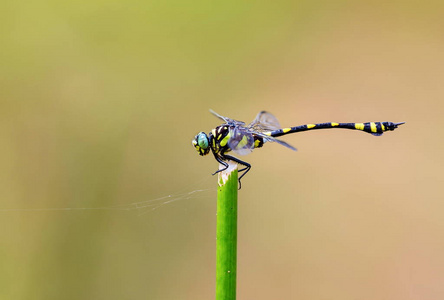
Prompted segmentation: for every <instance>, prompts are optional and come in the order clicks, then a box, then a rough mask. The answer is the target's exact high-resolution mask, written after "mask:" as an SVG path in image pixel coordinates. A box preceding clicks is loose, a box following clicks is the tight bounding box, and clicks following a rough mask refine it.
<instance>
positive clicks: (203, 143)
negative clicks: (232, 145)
mask: <svg viewBox="0 0 444 300" xmlns="http://www.w3.org/2000/svg"><path fill="white" fill-rule="evenodd" d="M197 143H198V144H199V147H200V148H202V149H204V150H205V149H207V148H208V137H207V135H206V134H205V133H204V132H201V133H199V134H198V135H197Z"/></svg>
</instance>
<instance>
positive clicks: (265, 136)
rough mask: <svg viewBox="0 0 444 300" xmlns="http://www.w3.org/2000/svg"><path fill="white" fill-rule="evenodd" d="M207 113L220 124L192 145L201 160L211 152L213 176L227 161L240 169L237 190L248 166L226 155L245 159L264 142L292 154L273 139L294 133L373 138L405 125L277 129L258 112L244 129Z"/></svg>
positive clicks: (273, 120) (265, 114)
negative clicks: (339, 131) (215, 165)
mask: <svg viewBox="0 0 444 300" xmlns="http://www.w3.org/2000/svg"><path fill="white" fill-rule="evenodd" d="M210 112H211V113H212V114H213V115H215V116H216V117H217V118H219V119H221V120H222V121H223V122H224V123H223V124H222V125H219V126H217V127H216V128H214V129H213V130H211V132H210V133H209V134H208V135H207V134H206V133H205V132H203V131H202V132H199V133H198V134H197V135H196V136H195V137H194V139H193V140H192V145H193V147H194V148H195V149H196V150H197V152H198V153H199V154H200V155H201V156H205V155H207V154H209V153H210V151H211V152H212V153H213V155H214V158H215V159H216V160H217V161H218V162H219V163H220V164H221V165H222V166H223V168H221V169H219V170H217V171H216V172H215V173H213V175H215V174H217V173H219V172H222V171H225V170H226V169H228V163H227V161H234V162H236V163H237V164H239V165H241V166H242V169H240V170H239V173H242V174H241V175H240V176H239V178H238V182H239V189H240V188H241V179H242V177H244V176H245V175H246V174H247V173H248V172H249V171H250V169H251V165H250V164H249V163H247V162H246V161H243V160H241V159H239V158H237V157H234V156H231V155H228V154H227V153H229V152H231V151H232V152H234V153H235V154H238V155H246V154H249V153H250V152H252V151H253V150H254V149H255V148H261V147H262V146H263V145H264V144H265V143H266V142H273V143H277V144H279V145H282V146H284V147H287V148H288V149H291V150H293V151H296V148H295V147H293V146H291V145H290V144H288V143H286V142H284V141H282V140H280V139H277V137H280V136H284V135H287V134H291V133H295V132H302V131H308V130H316V129H332V128H343V129H352V130H360V131H364V132H367V133H370V134H372V135H374V136H381V135H382V134H383V133H384V132H386V131H393V130H395V129H396V128H398V126H399V125H402V124H405V122H400V123H393V122H366V123H335V122H328V123H318V124H305V125H299V126H295V127H286V128H281V126H280V124H279V121H278V119H277V118H276V117H275V116H274V115H272V114H271V113H269V112H267V111H261V112H259V113H258V114H257V116H256V118H255V119H254V120H253V122H251V123H250V124H248V125H246V124H245V123H244V122H242V121H237V120H234V119H230V118H227V117H224V116H221V115H219V114H218V113H216V112H215V111H213V110H211V109H210Z"/></svg>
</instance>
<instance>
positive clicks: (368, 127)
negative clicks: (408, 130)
mask: <svg viewBox="0 0 444 300" xmlns="http://www.w3.org/2000/svg"><path fill="white" fill-rule="evenodd" d="M401 124H404V122H402V123H393V122H367V123H335V122H329V123H319V124H305V125H300V126H296V127H288V128H282V129H278V130H274V131H271V132H269V133H267V135H269V136H272V137H279V136H283V135H286V134H290V133H295V132H301V131H307V130H315V129H329V128H343V129H353V130H361V131H364V132H368V133H371V134H373V135H381V134H383V133H384V132H386V131H389V130H395V129H396V128H397V127H398V125H401Z"/></svg>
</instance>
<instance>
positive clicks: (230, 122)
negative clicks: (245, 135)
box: [210, 109, 245, 126]
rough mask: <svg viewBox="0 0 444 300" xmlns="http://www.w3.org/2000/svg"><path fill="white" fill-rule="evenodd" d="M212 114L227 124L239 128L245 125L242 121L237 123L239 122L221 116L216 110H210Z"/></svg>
mask: <svg viewBox="0 0 444 300" xmlns="http://www.w3.org/2000/svg"><path fill="white" fill-rule="evenodd" d="M210 113H212V114H213V115H215V116H216V117H218V118H219V119H221V120H222V121H224V122H225V123H227V124H230V125H239V126H243V125H245V123H244V122H241V121H237V120H233V119H230V118H227V117H224V116H221V115H219V114H218V113H217V112H215V111H214V110H212V109H210Z"/></svg>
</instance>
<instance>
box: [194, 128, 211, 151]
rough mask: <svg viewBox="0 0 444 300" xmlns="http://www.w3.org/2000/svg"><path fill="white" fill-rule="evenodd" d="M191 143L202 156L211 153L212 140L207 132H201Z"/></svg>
mask: <svg viewBox="0 0 444 300" xmlns="http://www.w3.org/2000/svg"><path fill="white" fill-rule="evenodd" d="M191 143H192V144H193V147H194V148H196V150H197V152H199V154H200V155H202V156H204V155H207V154H208V153H210V139H209V138H208V136H207V134H206V133H205V132H199V133H198V134H197V135H196V136H195V137H194V139H193V140H192V141H191Z"/></svg>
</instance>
